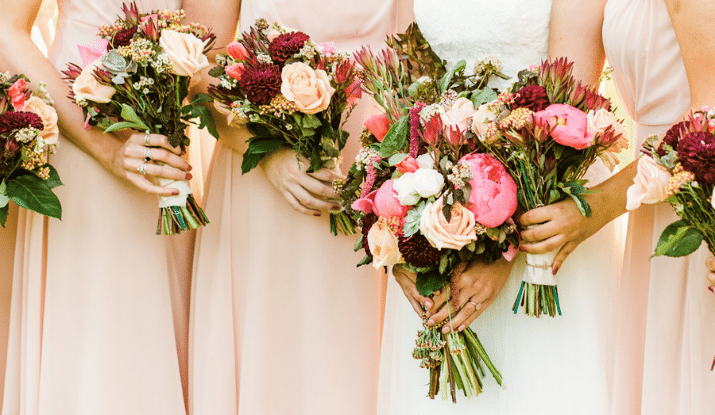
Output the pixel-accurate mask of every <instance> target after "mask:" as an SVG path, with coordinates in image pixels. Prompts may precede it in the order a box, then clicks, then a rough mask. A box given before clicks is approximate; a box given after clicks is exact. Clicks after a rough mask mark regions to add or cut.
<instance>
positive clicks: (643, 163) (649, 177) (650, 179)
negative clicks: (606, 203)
mask: <svg viewBox="0 0 715 415" xmlns="http://www.w3.org/2000/svg"><path fill="white" fill-rule="evenodd" d="M670 178H671V175H670V172H668V170H666V169H665V168H664V167H663V166H661V165H659V164H658V163H656V162H655V160H653V159H652V158H650V157H648V156H643V157H641V158H639V159H638V173H636V177H634V178H633V184H632V185H631V187H629V188H628V191H627V192H626V195H627V202H626V209H628V210H634V209H638V208H639V207H640V206H641V204H642V203H648V204H652V203H659V202H662V201H664V200H665V199H667V198H668V196H667V194H666V193H665V187H666V186H667V185H668V180H670Z"/></svg>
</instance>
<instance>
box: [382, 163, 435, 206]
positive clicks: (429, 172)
mask: <svg viewBox="0 0 715 415" xmlns="http://www.w3.org/2000/svg"><path fill="white" fill-rule="evenodd" d="M392 186H393V189H394V190H395V192H396V193H397V200H399V201H400V204H401V205H402V206H412V205H414V204H416V203H417V202H419V201H420V198H428V197H431V196H437V195H438V194H439V193H440V192H441V191H442V188H443V187H444V176H442V174H441V173H440V172H438V171H436V170H434V169H431V168H429V169H417V171H415V172H414V173H405V174H403V175H402V176H400V177H399V178H397V179H395V182H394V183H393V184H392Z"/></svg>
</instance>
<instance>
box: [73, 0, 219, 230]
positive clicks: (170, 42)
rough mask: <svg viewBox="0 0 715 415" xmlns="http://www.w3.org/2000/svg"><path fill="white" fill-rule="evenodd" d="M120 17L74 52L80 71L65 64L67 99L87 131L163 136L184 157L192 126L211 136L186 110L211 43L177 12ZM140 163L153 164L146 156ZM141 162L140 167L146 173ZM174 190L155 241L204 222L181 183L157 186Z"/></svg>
mask: <svg viewBox="0 0 715 415" xmlns="http://www.w3.org/2000/svg"><path fill="white" fill-rule="evenodd" d="M122 11H123V12H124V18H119V19H118V20H117V21H116V22H115V23H114V24H113V25H111V26H101V27H100V28H99V34H98V36H99V38H98V39H97V40H95V41H94V43H93V44H91V45H89V46H87V45H79V49H80V54H81V56H82V61H83V62H82V67H80V66H78V65H76V64H68V69H67V70H66V71H64V72H63V73H64V74H65V76H66V79H67V80H68V82H69V84H70V85H71V92H70V98H72V99H73V100H74V101H75V103H77V105H79V106H80V107H82V111H83V113H84V114H85V117H86V122H85V127H86V128H90V126H95V125H96V126H98V127H100V128H102V129H103V130H104V132H106V133H108V132H112V131H118V130H123V129H133V130H137V131H143V132H145V133H146V134H147V135H148V134H149V133H154V134H163V135H165V136H166V137H167V138H168V140H169V143H170V144H171V145H172V146H173V147H180V148H181V150H182V151H183V150H185V149H186V147H187V146H188V145H189V142H190V140H189V138H188V137H187V136H186V134H185V129H186V126H187V124H189V123H192V121H191V120H192V119H194V118H197V117H198V118H199V119H200V125H199V126H200V127H208V129H209V131H210V132H211V133H212V134H213V135H214V136H217V133H216V129H215V127H214V124H213V118H212V117H211V113H210V112H209V110H208V109H207V108H206V107H204V106H202V105H200V104H202V103H203V102H206V101H205V100H204V99H205V98H203V97H197V98H196V99H194V101H192V102H191V103H187V98H188V95H189V87H190V85H191V84H192V83H194V82H196V81H197V80H198V78H199V77H200V74H199V73H200V71H201V70H202V69H204V68H206V67H208V65H209V63H208V59H207V58H206V55H205V52H206V51H207V50H209V49H210V47H211V44H212V43H213V41H214V38H215V36H214V35H213V33H211V31H210V30H209V29H207V28H205V27H203V26H201V25H198V24H193V23H192V24H186V23H184V21H183V20H184V15H185V14H184V11H183V10H176V11H173V10H164V11H161V12H152V13H148V14H145V13H139V11H138V10H137V6H136V3H135V2H132V3H131V4H130V5H126V4H124V5H123V6H122ZM145 162H146V163H148V162H151V158H150V156H149V155H148V154H147V155H146V157H145ZM146 163H144V164H142V165H141V167H139V170H138V171H139V172H140V173H142V174H145V172H146ZM159 184H160V185H161V186H164V187H172V188H175V189H178V190H179V195H178V196H171V197H162V198H161V201H160V203H159V207H160V214H159V221H158V224H157V230H156V233H157V234H164V235H172V234H175V233H178V232H181V231H187V230H190V229H196V228H198V227H199V226H202V225H205V224H207V223H208V219H207V218H206V216H205V215H204V212H203V210H202V209H201V207H199V205H198V203H197V201H196V200H195V199H194V197H193V195H192V194H191V190H190V188H189V185H188V183H187V182H186V181H177V180H171V179H159Z"/></svg>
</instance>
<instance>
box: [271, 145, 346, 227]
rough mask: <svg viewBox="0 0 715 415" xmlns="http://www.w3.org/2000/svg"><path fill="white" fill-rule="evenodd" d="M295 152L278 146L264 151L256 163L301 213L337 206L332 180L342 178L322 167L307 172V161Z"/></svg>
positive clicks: (308, 164)
mask: <svg viewBox="0 0 715 415" xmlns="http://www.w3.org/2000/svg"><path fill="white" fill-rule="evenodd" d="M298 164H299V163H298V158H296V152H295V151H294V150H293V149H292V148H289V147H281V148H279V149H278V150H275V151H272V152H271V153H269V154H267V155H266V156H265V157H264V158H263V159H262V160H261V161H260V163H259V164H258V165H259V166H260V167H261V169H263V171H264V172H265V173H266V176H268V181H270V183H271V184H272V185H273V187H275V188H276V189H277V190H278V192H279V193H280V194H281V195H282V196H283V198H284V199H285V200H286V201H287V202H288V204H289V205H290V207H292V208H293V209H295V210H296V211H298V212H300V213H302V214H304V215H313V216H320V215H321V213H320V211H321V210H325V211H328V210H339V209H340V204H339V203H338V202H337V201H338V199H339V196H338V194H337V193H336V192H335V190H333V185H332V183H333V180H335V179H342V178H343V177H341V176H340V175H338V174H337V173H336V172H334V171H332V170H328V169H326V168H322V169H320V170H317V171H315V172H313V173H306V171H305V170H306V169H307V168H308V167H309V166H310V162H309V161H308V160H307V159H306V158H305V157H303V156H300V166H299V165H298Z"/></svg>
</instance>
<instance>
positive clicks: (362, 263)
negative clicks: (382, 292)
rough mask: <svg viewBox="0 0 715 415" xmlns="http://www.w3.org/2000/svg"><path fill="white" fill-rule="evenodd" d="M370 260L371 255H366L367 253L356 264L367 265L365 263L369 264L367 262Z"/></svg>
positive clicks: (359, 265)
mask: <svg viewBox="0 0 715 415" xmlns="http://www.w3.org/2000/svg"><path fill="white" fill-rule="evenodd" d="M371 262H372V257H371V256H368V255H365V256H364V257H363V258H362V259H361V260H360V262H358V264H357V266H358V267H361V266H363V265H367V264H369V263H371Z"/></svg>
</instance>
